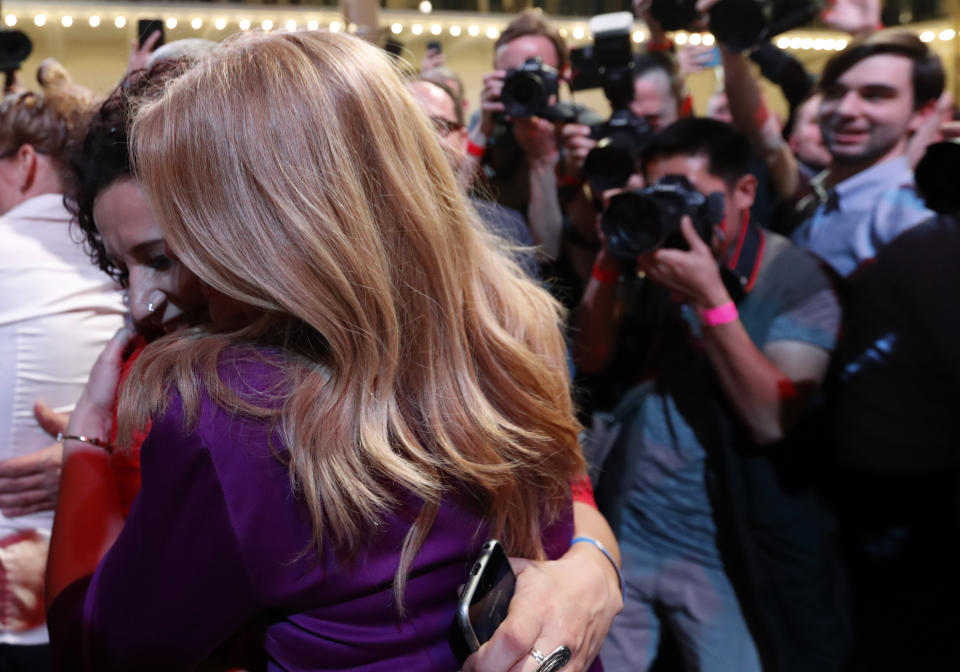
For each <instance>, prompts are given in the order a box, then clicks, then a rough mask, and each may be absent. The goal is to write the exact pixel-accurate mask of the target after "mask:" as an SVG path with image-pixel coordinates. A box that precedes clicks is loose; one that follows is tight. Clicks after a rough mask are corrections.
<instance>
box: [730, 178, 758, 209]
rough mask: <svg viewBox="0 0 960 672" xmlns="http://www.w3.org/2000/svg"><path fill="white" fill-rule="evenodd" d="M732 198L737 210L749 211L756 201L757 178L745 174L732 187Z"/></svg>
mask: <svg viewBox="0 0 960 672" xmlns="http://www.w3.org/2000/svg"><path fill="white" fill-rule="evenodd" d="M733 197H734V200H735V201H736V204H737V209H738V210H749V209H750V208H752V207H753V202H754V201H755V200H756V199H757V178H756V177H754V176H753V175H751V174H750V173H747V174H746V175H744V176H742V177H741V178H740V179H738V180H737V182H736V184H734V185H733Z"/></svg>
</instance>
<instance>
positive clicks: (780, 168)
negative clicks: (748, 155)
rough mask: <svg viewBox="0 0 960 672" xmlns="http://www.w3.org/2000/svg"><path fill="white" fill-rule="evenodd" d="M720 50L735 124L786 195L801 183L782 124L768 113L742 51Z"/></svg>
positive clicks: (784, 196)
mask: <svg viewBox="0 0 960 672" xmlns="http://www.w3.org/2000/svg"><path fill="white" fill-rule="evenodd" d="M720 51H721V53H722V54H723V70H724V73H725V77H724V88H725V90H726V93H727V100H729V102H730V113H731V114H732V115H733V123H734V125H735V126H736V127H737V128H738V129H740V131H741V132H743V133H744V134H745V135H746V136H747V138H748V139H749V140H750V144H751V145H752V146H753V148H754V151H756V152H757V153H758V154H759V155H760V156H761V158H763V161H764V163H766V165H767V167H768V168H769V169H770V172H771V174H772V177H773V182H774V184H775V185H776V188H777V193H778V194H779V195H780V196H781V197H782V198H789V197H791V196H793V194H794V193H796V191H797V188H798V187H799V185H800V170H799V167H798V165H797V159H796V157H794V155H793V152H792V151H791V150H790V147H789V146H788V145H787V143H786V142H785V141H784V140H783V135H782V133H783V128H782V127H781V126H780V122H779V121H777V118H776V116H774V115H773V114H771V113H770V111H769V109H768V108H767V104H766V102H765V101H764V99H763V94H762V93H761V91H760V84H759V82H757V80H756V78H755V77H754V75H753V72H752V71H751V69H750V63H749V61H748V60H747V59H746V57H745V56H743V54H738V53H735V52H732V51H730V50H729V49H726V48H723V47H722V46H721V49H720Z"/></svg>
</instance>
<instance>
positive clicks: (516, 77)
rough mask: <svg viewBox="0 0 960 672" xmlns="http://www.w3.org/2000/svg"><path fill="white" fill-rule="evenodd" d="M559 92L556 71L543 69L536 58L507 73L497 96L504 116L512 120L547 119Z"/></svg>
mask: <svg viewBox="0 0 960 672" xmlns="http://www.w3.org/2000/svg"><path fill="white" fill-rule="evenodd" d="M559 88H560V74H559V73H558V72H557V70H556V68H551V67H550V66H549V65H544V63H543V61H542V60H541V59H539V58H528V59H527V60H526V61H524V63H523V65H521V66H520V67H519V68H512V69H510V70H507V74H506V77H504V80H503V90H502V91H501V92H500V102H502V103H503V106H504V113H505V114H506V115H507V116H509V117H512V118H514V119H522V118H525V117H549V116H550V110H551V109H552V108H551V105H550V98H551V96H556V95H557V93H558V92H559Z"/></svg>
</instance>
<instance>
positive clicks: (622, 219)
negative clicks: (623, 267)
mask: <svg viewBox="0 0 960 672" xmlns="http://www.w3.org/2000/svg"><path fill="white" fill-rule="evenodd" d="M664 214H665V213H664V212H663V211H662V209H661V207H660V204H659V203H657V202H656V201H655V200H654V199H652V198H650V197H648V196H645V195H643V194H637V193H633V192H627V193H623V194H617V195H616V196H614V197H613V198H612V199H610V205H609V207H607V209H606V210H605V211H604V213H603V217H602V218H601V221H600V227H601V229H602V230H603V235H604V236H606V238H607V245H608V247H609V249H610V251H611V252H612V253H613V254H614V255H615V256H617V257H620V258H622V259H632V258H634V257H636V256H638V255H641V254H646V253H647V252H651V251H653V250H655V249H657V248H658V247H660V246H661V245H662V244H663V240H664V237H665V231H664V227H663V217H664Z"/></svg>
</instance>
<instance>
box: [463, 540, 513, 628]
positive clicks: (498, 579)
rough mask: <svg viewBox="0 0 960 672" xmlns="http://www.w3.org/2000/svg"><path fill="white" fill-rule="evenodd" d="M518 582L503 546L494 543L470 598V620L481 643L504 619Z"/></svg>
mask: <svg viewBox="0 0 960 672" xmlns="http://www.w3.org/2000/svg"><path fill="white" fill-rule="evenodd" d="M516 585H517V578H516V576H514V574H513V570H512V569H511V568H510V561H509V560H508V559H507V554H506V553H504V552H503V547H502V546H500V544H497V545H496V547H495V548H494V550H493V552H492V553H491V554H490V558H489V559H488V560H487V564H486V566H485V567H484V568H483V572H482V573H481V575H480V581H479V583H478V585H477V589H476V591H475V592H474V594H473V598H472V599H471V600H470V624H471V625H472V626H473V632H474V633H475V634H476V636H477V641H478V642H479V643H480V644H481V645H483V644H484V642H487V641H488V640H489V639H490V638H491V637H493V632H494V630H496V629H497V627H498V626H499V625H500V624H501V623H503V621H504V619H505V618H506V617H507V611H508V610H509V609H510V598H512V597H513V591H514V589H515V588H516Z"/></svg>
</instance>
